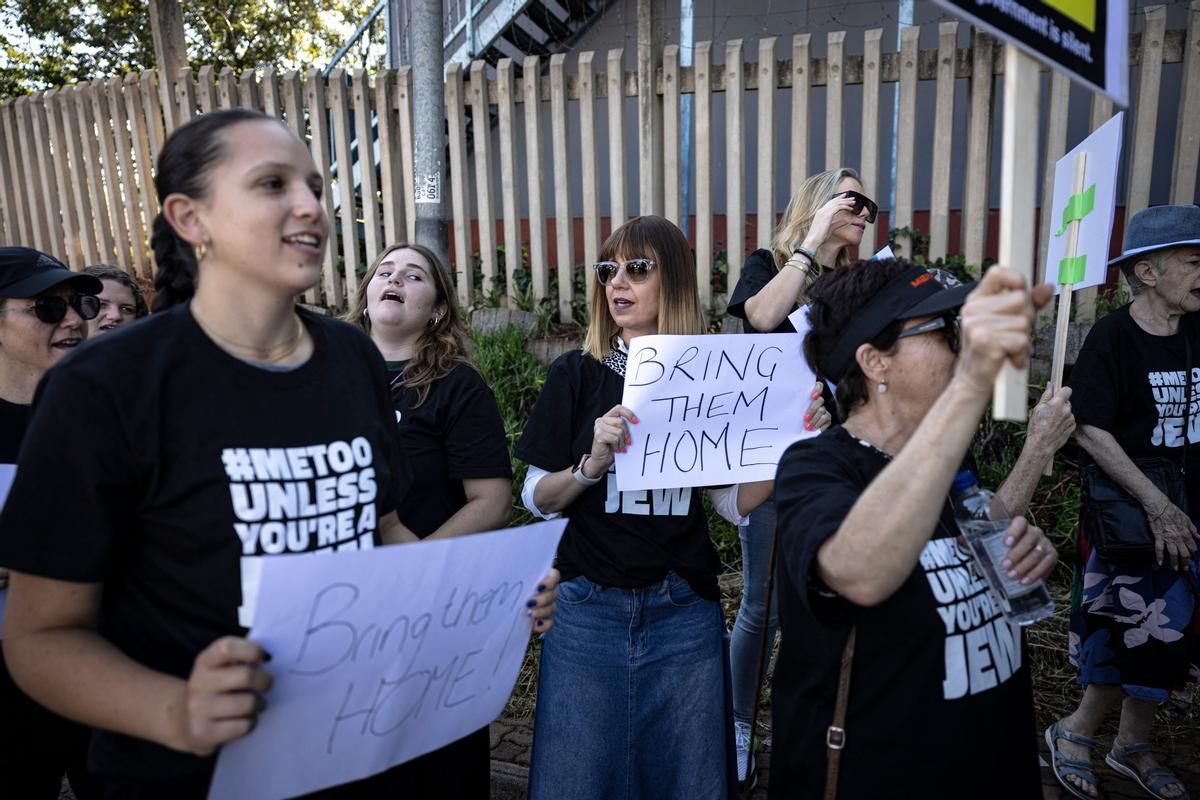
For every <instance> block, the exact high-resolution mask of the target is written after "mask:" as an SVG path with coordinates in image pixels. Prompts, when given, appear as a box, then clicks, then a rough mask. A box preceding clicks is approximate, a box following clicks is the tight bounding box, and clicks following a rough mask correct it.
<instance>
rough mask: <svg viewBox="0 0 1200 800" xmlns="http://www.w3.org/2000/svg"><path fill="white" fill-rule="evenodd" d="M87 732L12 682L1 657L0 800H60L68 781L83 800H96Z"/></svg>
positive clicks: (76, 794) (80, 799)
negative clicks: (7, 799) (88, 765)
mask: <svg viewBox="0 0 1200 800" xmlns="http://www.w3.org/2000/svg"><path fill="white" fill-rule="evenodd" d="M88 735H89V733H88V729H87V728H85V727H83V726H82V725H78V724H76V723H74V722H70V721H68V720H65V719H63V718H62V717H60V716H58V715H57V714H53V713H51V712H49V711H47V710H46V709H44V708H42V707H41V706H40V705H38V704H37V703H35V702H34V701H33V700H31V699H30V698H29V696H28V695H26V694H25V693H24V692H22V691H21V689H20V688H19V687H18V686H17V685H16V684H15V683H14V682H13V679H12V676H10V675H9V674H8V666H7V665H6V664H5V663H4V659H3V658H2V657H0V796H3V797H11V798H14V800H15V798H21V800H26V798H28V800H43V798H45V800H58V796H59V791H60V789H61V788H62V779H63V776H64V775H68V774H69V776H70V780H71V788H72V789H73V790H74V792H75V796H76V797H77V798H79V800H94V798H97V797H98V794H97V789H96V788H95V787H94V785H93V783H92V781H91V779H90V778H89V777H88V774H87V768H86V754H87V743H88Z"/></svg>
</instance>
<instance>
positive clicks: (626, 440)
mask: <svg viewBox="0 0 1200 800" xmlns="http://www.w3.org/2000/svg"><path fill="white" fill-rule="evenodd" d="M625 444H626V445H631V444H633V437H632V436H626V437H625Z"/></svg>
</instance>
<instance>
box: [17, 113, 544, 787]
mask: <svg viewBox="0 0 1200 800" xmlns="http://www.w3.org/2000/svg"><path fill="white" fill-rule="evenodd" d="M157 166H158V169H157V170H156V174H155V188H156V190H157V194H158V198H159V203H160V206H161V208H162V213H161V214H160V215H159V217H158V218H157V219H156V220H155V224H154V234H153V236H152V239H151V244H152V245H153V247H154V255H155V260H156V262H157V265H158V273H157V276H156V292H155V298H154V302H155V308H156V311H157V313H155V314H153V315H151V316H150V317H149V318H147V319H146V320H145V321H143V322H141V323H139V324H137V325H135V326H132V327H131V328H130V329H129V330H128V331H126V332H119V333H117V334H112V335H111V337H110V338H109V339H108V341H104V342H102V343H100V344H99V345H97V346H95V347H89V348H88V351H87V356H88V357H87V358H72V359H70V360H69V361H68V362H67V363H65V364H63V365H61V366H60V367H59V368H56V369H53V370H51V371H50V373H49V374H48V375H47V377H46V380H45V381H43V382H42V385H41V387H40V389H39V393H38V400H37V402H36V403H35V408H36V411H35V413H34V415H33V417H32V419H31V422H30V428H29V433H28V435H27V439H26V447H25V450H24V454H25V456H26V458H25V459H23V460H22V463H21V468H20V470H19V471H18V472H17V478H16V481H15V482H14V483H13V488H12V491H11V492H10V494H9V498H8V503H7V504H6V506H5V508H4V511H3V515H2V516H0V563H5V564H7V565H8V566H9V567H10V569H12V571H13V574H12V590H11V596H10V598H9V607H8V615H7V619H6V623H7V628H8V629H7V634H8V638H7V639H6V641H5V654H6V657H7V658H8V660H9V666H10V668H11V669H12V671H13V675H14V677H15V678H16V679H17V680H18V681H19V682H20V684H21V686H22V688H23V689H25V690H26V691H28V692H29V694H30V695H31V696H32V697H34V698H35V699H37V700H39V701H40V702H42V703H44V704H45V705H46V706H47V707H49V708H51V709H53V710H55V711H58V712H59V713H62V714H64V715H65V716H68V717H71V718H74V719H77V720H79V721H81V722H85V723H87V724H90V725H92V726H93V727H94V728H95V729H96V730H95V731H94V732H93V734H92V743H91V750H90V759H89V764H90V766H91V767H92V768H93V770H94V771H95V772H96V773H98V776H99V778H100V779H101V780H102V781H103V783H104V790H105V792H106V793H107V794H106V796H107V797H121V798H128V797H134V798H159V797H162V798H167V797H169V798H176V799H178V800H185V799H187V798H203V797H205V796H207V794H208V787H209V783H210V780H211V774H212V770H213V768H214V762H215V758H214V757H215V753H216V751H217V749H218V748H219V747H220V746H221V745H223V744H224V743H226V742H229V741H231V740H233V739H237V738H239V737H241V736H244V735H245V734H246V733H248V732H249V731H250V730H251V729H252V728H253V727H254V725H255V722H256V720H257V717H258V714H259V712H260V711H261V709H262V708H263V707H264V704H265V703H266V702H267V701H268V700H269V694H268V689H269V688H270V686H271V676H270V672H269V670H268V668H267V666H266V663H265V662H266V661H267V660H268V658H269V656H268V655H267V653H266V652H265V651H264V650H263V648H262V647H261V646H259V644H258V643H256V642H254V641H252V640H250V639H248V638H246V633H247V631H248V629H249V628H250V626H251V625H252V623H253V618H254V611H255V603H256V599H257V596H258V579H259V576H260V575H261V566H262V563H263V559H266V558H273V557H276V556H278V555H282V554H283V553H287V552H292V553H304V552H312V553H317V552H325V553H330V552H334V551H341V550H363V549H371V548H373V547H375V546H377V545H379V544H382V543H389V544H390V543H394V542H401V541H415V537H413V536H412V534H411V532H410V531H408V530H407V529H406V528H404V526H403V525H402V524H400V522H399V520H398V519H397V517H396V513H395V509H396V507H397V505H398V503H399V499H400V497H401V496H402V495H403V493H404V489H405V486H406V485H407V483H408V482H409V475H408V468H407V463H406V461H405V460H404V458H403V453H402V451H401V449H400V446H399V442H398V440H397V434H396V417H395V411H394V410H393V408H392V405H391V402H390V398H389V397H388V392H387V378H386V372H385V368H384V364H383V360H382V359H381V358H380V356H379V351H378V350H377V349H376V348H375V346H374V345H372V344H371V341H370V339H368V338H367V337H366V336H364V335H363V333H362V332H361V331H358V330H355V329H354V328H353V327H352V326H350V325H347V324H346V323H344V322H341V321H339V320H334V319H330V318H329V317H326V316H324V315H321V314H317V313H314V312H311V311H308V310H306V309H304V308H302V307H300V306H297V305H296V302H295V298H296V297H297V296H298V295H300V294H302V293H303V292H305V291H306V290H308V289H310V288H311V287H312V286H314V285H315V284H316V282H317V280H318V279H319V277H320V274H321V262H322V255H323V253H324V249H325V246H326V245H327V243H328V241H327V240H328V237H329V220H328V218H327V217H326V215H325V211H324V208H323V206H322V204H321V201H320V198H321V193H322V192H323V191H324V190H325V181H324V178H323V177H322V175H321V173H320V172H319V171H318V170H317V168H316V166H315V165H314V164H313V161H312V157H311V156H310V155H309V153H308V148H307V146H306V145H305V143H304V142H303V141H302V140H300V139H299V138H298V137H297V136H296V135H295V134H294V133H292V132H290V131H289V130H288V129H287V128H286V127H284V126H283V125H282V124H281V123H280V122H279V121H278V120H277V119H274V118H272V117H268V116H266V115H264V114H262V113H259V112H254V111H249V110H246V109H233V110H224V111H214V112H211V113H208V114H204V115H203V116H201V117H199V118H197V119H195V120H193V121H192V122H189V123H188V124H187V125H184V126H182V127H180V128H177V129H176V130H175V132H174V133H172V134H171V136H170V138H168V139H167V141H166V143H165V144H164V146H163V148H162V152H161V153H160V154H159V159H158V165H157ZM81 397H86V398H88V402H89V405H88V408H87V413H86V414H81V413H78V410H77V407H76V404H77V403H78V400H79V398H81ZM64 453H69V455H70V457H69V458H64V457H63V454H64ZM335 484H336V498H335V500H336V502H334V501H333V499H331V498H332V497H333V495H332V492H331V491H330V487H332V486H334V485H335ZM319 493H320V494H321V495H322V496H321V499H320V502H319V504H317V508H318V511H317V513H316V514H314V513H313V512H312V511H311V510H308V508H312V507H313V505H314V504H305V503H302V502H290V503H289V502H288V501H287V497H288V496H289V495H290V496H291V497H296V498H298V497H309V498H312V497H317V496H318V494H319ZM306 505H307V506H308V508H306ZM281 531H284V532H285V533H281ZM552 586H553V580H549V581H547V589H546V591H544V592H541V593H539V594H538V595H537V596H536V598H535V600H534V604H533V607H532V608H531V609H530V611H531V612H532V613H531V617H533V618H534V619H541V618H546V617H548V616H549V614H550V613H551V612H552V608H553V599H554V593H553V588H552ZM546 627H548V625H547V626H546ZM541 629H543V630H544V629H545V628H544V627H543V628H541ZM385 785H386V784H385ZM322 796H323V797H330V796H332V797H338V798H345V797H362V796H369V797H377V796H379V787H378V786H377V785H374V786H373V784H372V782H371V779H367V780H365V781H358V782H355V783H351V784H346V785H344V786H341V787H337V788H336V789H334V790H331V793H323V794H322Z"/></svg>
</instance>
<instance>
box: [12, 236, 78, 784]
mask: <svg viewBox="0 0 1200 800" xmlns="http://www.w3.org/2000/svg"><path fill="white" fill-rule="evenodd" d="M99 284H100V282H99V281H98V280H96V279H95V278H92V277H90V276H87V275H80V274H79V273H76V272H71V271H70V270H69V269H67V267H66V266H65V265H63V264H62V263H61V262H59V261H58V259H56V258H54V257H53V256H49V255H46V254H45V253H40V252H38V251H37V250H31V249H29V248H27V247H0V481H3V483H4V485H3V489H4V490H7V488H8V485H7V484H8V481H11V480H12V472H11V471H12V470H13V469H14V468H15V467H16V464H17V454H18V452H19V451H20V449H21V442H22V440H23V439H24V438H25V429H26V428H27V427H28V425H29V412H30V403H32V402H33V394H34V389H35V388H36V387H37V385H38V382H39V381H41V379H42V376H43V375H45V374H46V370H48V369H50V367H52V366H54V365H55V364H56V363H58V362H59V361H60V360H61V359H62V358H63V356H65V355H66V354H67V353H70V352H71V351H73V350H74V349H75V348H76V347H78V346H79V345H80V344H82V343H83V342H84V340H86V339H87V335H88V329H87V321H88V320H90V319H93V318H94V317H95V316H96V313H97V311H98V310H99V308H100V304H99V301H98V300H97V299H96V294H97V293H99V291H100V285H99ZM77 402H79V404H80V405H79V408H78V409H77V411H78V412H80V413H82V412H83V411H85V408H84V407H83V406H84V403H86V401H84V400H82V399H77ZM57 457H58V459H60V460H61V459H63V458H65V457H67V453H65V452H61V453H59V454H58V455H57ZM0 563H4V562H3V561H0ZM7 584H8V571H7V570H4V569H0V593H2V592H3V591H4V587H6V586H7ZM87 736H88V734H87V728H85V727H83V726H82V725H77V724H75V723H73V722H69V721H67V720H65V719H63V718H62V717H60V716H58V715H57V714H54V713H52V712H50V711H47V710H46V709H45V708H43V707H42V706H40V705H38V704H37V703H35V702H34V701H33V700H31V699H30V698H29V697H28V696H26V694H25V693H24V692H22V691H21V690H20V689H19V688H17V685H16V684H15V683H14V682H13V680H12V677H11V676H10V675H9V671H8V667H7V665H6V664H5V661H4V659H3V658H0V776H3V777H0V781H2V782H3V785H4V787H5V789H6V791H7V792H8V793H11V796H12V797H22V798H25V797H27V798H30V800H38V799H39V798H46V799H47V800H55V799H56V798H57V797H58V796H59V792H60V790H61V788H62V779H63V775H64V774H66V773H68V772H70V779H71V785H72V788H73V789H75V791H76V794H77V795H79V796H80V797H81V798H82V797H83V796H84V795H85V794H86V792H87V789H88V788H89V786H88V784H87V780H86V778H87V776H86V770H84V769H83V765H84V760H83V757H84V754H85V751H86V748H87Z"/></svg>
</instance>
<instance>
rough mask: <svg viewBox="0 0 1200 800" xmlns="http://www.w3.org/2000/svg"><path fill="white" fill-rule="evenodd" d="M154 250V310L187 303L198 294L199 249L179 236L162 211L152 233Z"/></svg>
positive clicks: (156, 219)
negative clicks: (155, 266) (197, 262)
mask: <svg viewBox="0 0 1200 800" xmlns="http://www.w3.org/2000/svg"><path fill="white" fill-rule="evenodd" d="M150 247H151V248H152V249H153V250H154V263H155V264H157V265H158V270H157V271H156V272H155V273H154V310H155V311H162V310H164V309H168V308H170V307H171V306H173V305H175V304H177V303H186V302H187V301H188V300H190V299H191V298H192V295H193V294H195V293H196V274H197V266H198V265H197V264H196V251H195V250H194V249H193V248H192V246H191V245H190V244H188V243H187V242H185V241H184V240H183V239H180V238H179V234H177V233H175V229H174V228H172V227H171V223H169V222H167V219H166V217H164V216H163V215H162V214H161V213H159V215H158V216H157V217H155V218H154V233H153V234H151V236H150Z"/></svg>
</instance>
